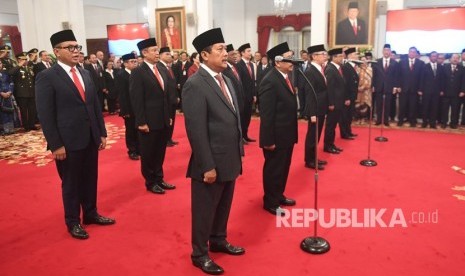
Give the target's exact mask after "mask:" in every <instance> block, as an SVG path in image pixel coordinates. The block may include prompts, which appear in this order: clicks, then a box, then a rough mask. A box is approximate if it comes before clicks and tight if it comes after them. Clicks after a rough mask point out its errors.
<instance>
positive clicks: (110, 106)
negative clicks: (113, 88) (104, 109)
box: [107, 96, 117, 113]
mask: <svg viewBox="0 0 465 276" xmlns="http://www.w3.org/2000/svg"><path fill="white" fill-rule="evenodd" d="M116 103H117V100H116V99H113V98H110V97H108V96H107V104H108V112H110V113H115V112H116Z"/></svg>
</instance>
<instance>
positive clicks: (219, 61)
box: [182, 28, 245, 274]
mask: <svg viewBox="0 0 465 276" xmlns="http://www.w3.org/2000/svg"><path fill="white" fill-rule="evenodd" d="M192 44H193V45H194V47H195V49H196V50H197V52H198V53H199V54H200V62H201V65H200V68H199V70H198V71H197V73H196V74H194V75H192V76H191V77H190V78H189V79H188V80H187V82H186V84H185V86H184V89H183V91H182V93H183V98H184V100H185V101H184V114H185V120H186V123H185V125H186V131H187V137H188V138H189V143H190V145H191V148H192V154H191V158H190V161H189V167H188V171H187V177H190V178H191V183H192V192H191V193H192V201H191V202H192V212H191V213H192V248H193V251H192V255H191V258H192V262H193V264H194V266H196V267H199V268H200V269H201V270H202V271H203V272H205V273H208V274H222V273H223V272H224V270H223V269H222V268H221V267H220V266H218V265H217V264H216V263H215V262H213V261H212V260H211V259H210V257H209V255H208V249H209V247H210V251H211V252H223V253H226V254H230V255H242V254H244V253H245V250H244V248H241V247H237V246H233V245H231V244H230V243H229V242H228V241H227V240H226V237H227V225H228V218H229V212H230V209H231V203H232V198H233V194H234V186H235V182H236V178H237V177H238V176H239V174H241V172H242V161H241V158H242V156H243V155H244V149H243V146H242V143H241V141H242V135H241V124H240V122H241V121H240V114H239V112H238V108H239V105H238V102H237V97H236V93H235V91H234V85H233V84H232V82H231V80H230V79H229V78H228V77H226V76H224V75H223V74H222V73H221V72H222V71H224V69H226V67H227V62H226V60H227V55H228V54H227V52H226V44H225V43H224V39H223V34H222V32H221V29H220V28H216V29H211V30H208V31H206V32H204V33H202V34H200V35H198V36H197V37H196V38H194V40H193V41H192Z"/></svg>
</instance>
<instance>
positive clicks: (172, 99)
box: [157, 62, 178, 105]
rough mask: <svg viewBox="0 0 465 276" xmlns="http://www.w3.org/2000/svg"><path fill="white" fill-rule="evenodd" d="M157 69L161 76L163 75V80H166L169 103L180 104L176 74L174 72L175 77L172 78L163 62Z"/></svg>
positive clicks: (159, 63)
mask: <svg viewBox="0 0 465 276" xmlns="http://www.w3.org/2000/svg"><path fill="white" fill-rule="evenodd" d="M157 68H158V70H159V71H160V74H162V75H163V79H165V80H166V82H165V91H166V93H168V99H169V103H170V104H171V105H175V104H177V103H178V89H177V83H176V78H175V77H174V72H173V77H172V76H171V74H170V73H169V71H168V68H167V67H166V66H165V65H164V64H163V63H161V62H158V63H157Z"/></svg>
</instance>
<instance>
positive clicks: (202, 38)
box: [192, 28, 224, 53]
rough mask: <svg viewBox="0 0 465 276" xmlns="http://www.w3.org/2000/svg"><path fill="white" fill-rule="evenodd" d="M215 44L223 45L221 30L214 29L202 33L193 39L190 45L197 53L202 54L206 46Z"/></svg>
mask: <svg viewBox="0 0 465 276" xmlns="http://www.w3.org/2000/svg"><path fill="white" fill-rule="evenodd" d="M216 43H224V38H223V32H221V28H214V29H210V30H208V31H206V32H203V33H201V34H199V35H198V36H197V37H195V38H194V40H193V41H192V45H194V48H195V50H197V52H198V53H200V52H202V51H203V49H205V48H207V47H208V46H211V45H213V44H216Z"/></svg>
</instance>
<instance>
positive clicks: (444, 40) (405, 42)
mask: <svg viewBox="0 0 465 276" xmlns="http://www.w3.org/2000/svg"><path fill="white" fill-rule="evenodd" d="M386 24H387V26H386V43H389V44H391V49H392V50H395V51H397V53H407V52H408V49H409V48H410V47H411V46H416V47H417V48H418V49H419V50H420V51H421V52H422V53H429V52H432V51H437V52H439V53H460V52H461V51H462V49H463V48H465V8H440V9H439V8H438V9H412V10H396V11H389V12H388V14H387V23H386Z"/></svg>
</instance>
